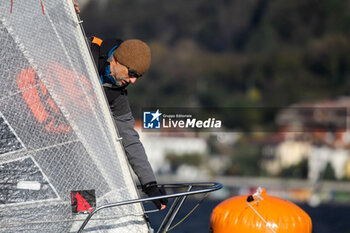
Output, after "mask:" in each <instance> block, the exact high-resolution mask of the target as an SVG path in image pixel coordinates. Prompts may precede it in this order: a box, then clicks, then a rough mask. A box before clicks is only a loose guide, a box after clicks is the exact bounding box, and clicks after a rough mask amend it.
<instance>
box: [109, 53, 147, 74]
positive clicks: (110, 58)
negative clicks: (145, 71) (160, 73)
mask: <svg viewBox="0 0 350 233" xmlns="http://www.w3.org/2000/svg"><path fill="white" fill-rule="evenodd" d="M107 61H108V62H109V63H111V62H112V61H113V56H110V57H109V58H108V59H107ZM126 67H127V66H126ZM127 68H128V75H129V77H134V78H140V77H141V76H142V74H141V75H140V74H138V73H136V71H134V70H133V69H131V68H129V67H127Z"/></svg>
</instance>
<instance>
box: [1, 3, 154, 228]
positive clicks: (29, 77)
mask: <svg viewBox="0 0 350 233" xmlns="http://www.w3.org/2000/svg"><path fill="white" fill-rule="evenodd" d="M72 191H76V192H72ZM85 191H86V192H88V193H90V194H91V193H95V196H96V197H95V198H96V205H97V206H100V205H103V204H106V203H111V202H118V201H123V200H130V199H137V198H138V193H137V190H136V188H135V184H134V181H133V180H132V178H131V173H130V170H129V168H128V165H127V160H126V158H125V154H124V151H123V148H122V146H121V144H120V142H119V141H118V135H117V132H116V130H115V127H114V124H113V121H112V118H111V116H110V111H109V108H108V105H107V103H106V101H105V97H104V94H103V90H102V88H101V86H100V84H99V80H98V77H97V73H96V70H95V68H94V64H93V61H92V59H91V56H90V54H89V50H88V47H87V45H86V43H85V38H84V35H83V33H82V31H81V29H80V26H79V22H78V18H77V16H76V14H75V11H74V7H73V3H72V0H50V1H46V0H45V1H44V0H25V1H19V0H13V1H10V0H0V232H55V233H57V232H76V231H77V230H78V229H79V227H80V225H81V224H82V220H83V219H85V217H86V214H76V213H75V212H78V213H80V212H82V211H81V210H79V208H80V209H81V207H77V205H78V206H79V205H81V206H84V208H85V207H86V208H90V207H91V208H93V204H94V203H93V202H90V203H89V201H87V202H85V201H86V199H84V198H83V199H79V200H78V198H77V197H78V196H75V197H76V199H75V201H77V200H78V201H77V203H78V202H79V203H78V204H77V203H73V204H74V205H75V207H72V200H74V198H73V195H76V194H77V193H79V192H80V194H79V195H83V194H82V193H84V192H85ZM80 197H81V196H80ZM92 199H94V198H92ZM89 205H90V206H89ZM87 206H88V207H87ZM74 208H75V210H74V211H75V212H74V211H72V210H73V209H74ZM77 209H78V210H77ZM73 212H74V213H73ZM85 231H88V232H148V227H147V224H146V222H145V220H144V218H143V208H142V206H141V205H140V204H134V205H127V206H122V207H116V208H111V209H105V210H102V211H101V212H99V213H98V214H96V215H95V216H94V217H93V218H92V220H91V221H90V222H89V224H88V225H87V227H86V228H85Z"/></svg>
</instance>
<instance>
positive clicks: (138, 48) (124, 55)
mask: <svg viewBox="0 0 350 233" xmlns="http://www.w3.org/2000/svg"><path fill="white" fill-rule="evenodd" d="M113 56H114V58H115V59H116V60H117V61H118V62H119V63H120V64H122V65H124V66H126V67H128V68H130V69H132V70H134V71H135V72H136V73H137V74H139V75H143V74H144V73H145V72H146V71H147V70H148V68H149V66H150V64H151V49H150V48H149V46H148V45H147V44H146V43H145V42H143V41H141V40H126V41H124V42H123V43H121V44H120V45H119V47H118V48H117V49H116V50H115V52H114V54H113Z"/></svg>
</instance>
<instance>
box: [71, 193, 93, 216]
mask: <svg viewBox="0 0 350 233" xmlns="http://www.w3.org/2000/svg"><path fill="white" fill-rule="evenodd" d="M75 198H76V200H77V211H78V212H79V211H90V210H91V206H90V204H89V203H88V202H87V201H86V200H85V199H84V198H83V197H82V196H81V195H80V194H79V193H77V194H76V195H75Z"/></svg>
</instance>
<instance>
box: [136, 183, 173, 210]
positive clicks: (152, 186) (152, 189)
mask: <svg viewBox="0 0 350 233" xmlns="http://www.w3.org/2000/svg"><path fill="white" fill-rule="evenodd" d="M142 191H143V192H145V193H146V194H147V195H148V196H149V197H156V196H161V195H166V191H165V189H164V187H158V186H157V182H150V183H147V184H145V185H142ZM153 203H154V205H155V206H156V207H157V208H158V209H159V210H163V209H165V207H166V205H167V204H168V199H167V198H163V199H158V200H154V201H153Z"/></svg>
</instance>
